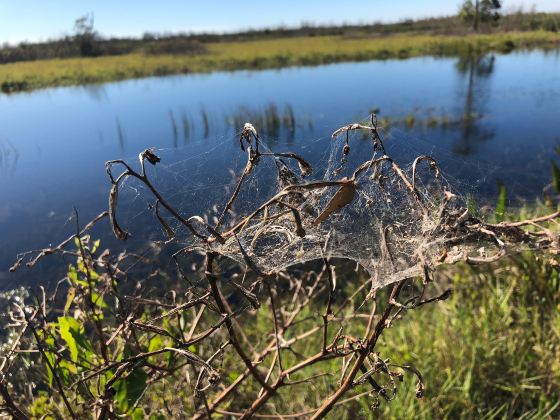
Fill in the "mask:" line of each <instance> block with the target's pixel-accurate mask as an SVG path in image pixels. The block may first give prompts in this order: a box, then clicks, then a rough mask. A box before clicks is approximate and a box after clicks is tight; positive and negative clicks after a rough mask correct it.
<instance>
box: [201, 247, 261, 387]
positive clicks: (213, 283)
mask: <svg viewBox="0 0 560 420" xmlns="http://www.w3.org/2000/svg"><path fill="white" fill-rule="evenodd" d="M215 257H216V254H214V253H210V252H209V253H207V254H206V278H207V279H208V283H209V284H210V289H211V291H212V295H213V296H214V300H215V301H216V305H217V306H218V309H219V310H220V312H221V313H222V314H224V315H227V317H226V318H225V324H226V328H227V330H228V334H229V338H230V341H231V344H232V345H233V347H234V348H235V351H236V352H237V354H238V355H239V357H241V359H242V360H243V363H245V366H246V367H247V369H249V371H250V372H251V374H252V375H253V377H254V378H255V379H256V380H257V381H258V382H259V383H260V384H261V386H262V387H263V388H265V389H266V390H269V389H270V387H269V385H268V384H267V383H266V381H265V380H264V379H263V378H262V376H261V374H260V373H259V372H258V370H257V368H256V367H255V366H253V364H252V362H251V360H250V359H249V357H247V355H246V354H245V351H244V350H243V348H242V347H241V345H240V343H239V340H238V338H237V335H236V333H235V329H234V327H233V323H232V322H231V319H230V316H231V313H230V312H228V310H227V309H226V307H225V305H224V301H223V297H222V294H221V292H220V289H219V288H218V284H217V280H216V277H215V276H214V274H212V273H213V270H212V265H213V262H214V258H215Z"/></svg>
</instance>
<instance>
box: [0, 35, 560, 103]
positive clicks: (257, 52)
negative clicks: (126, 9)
mask: <svg viewBox="0 0 560 420" xmlns="http://www.w3.org/2000/svg"><path fill="white" fill-rule="evenodd" d="M205 45H206V47H207V49H208V51H207V53H203V54H193V55H167V54H166V55H156V56H153V55H144V54H142V53H130V54H125V55H117V56H103V57H97V58H68V59H49V60H38V61H22V62H17V63H10V64H2V65H0V92H1V93H4V94H11V93H18V92H25V91H32V90H36V89H42V88H50V87H61V86H78V85H87V84H95V83H105V82H113V81H121V80H129V79H139V78H145V77H154V76H166V75H179V74H193V73H210V72H214V71H234V70H265V69H279V68H286V67H298V66H317V65H322V64H331V63H340V62H363V61H371V60H388V59H406V58H412V57H420V56H435V57H449V56H461V55H469V54H484V53H487V52H502V53H508V52H511V51H515V50H530V49H544V50H550V49H557V48H560V34H558V33H554V32H546V31H534V32H507V33H506V32H502V33H494V34H472V35H468V36H456V35H416V36H415V35H389V36H373V37H372V36H368V35H360V36H353V37H349V36H344V35H341V36H316V37H292V38H277V39H265V40H251V41H235V42H214V43H208V44H205Z"/></svg>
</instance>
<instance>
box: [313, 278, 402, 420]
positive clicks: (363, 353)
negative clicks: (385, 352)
mask: <svg viewBox="0 0 560 420" xmlns="http://www.w3.org/2000/svg"><path fill="white" fill-rule="evenodd" d="M403 285H404V280H403V281H401V282H399V283H397V284H396V285H395V286H394V287H393V290H392V292H391V296H390V298H389V300H390V301H392V300H396V299H397V297H398V295H399V293H400V291H401V289H402V287H403ZM393 308H394V305H393V304H390V303H389V304H388V305H387V308H385V310H384V311H383V314H382V315H381V318H380V319H379V321H378V322H377V324H376V326H375V329H374V330H373V332H370V331H366V336H367V337H368V339H367V341H366V345H365V346H364V347H363V348H362V349H360V350H359V351H358V356H357V358H356V361H355V362H354V365H353V366H352V368H351V369H350V371H349V372H348V373H347V375H346V379H345V380H344V382H343V383H342V385H341V386H340V388H339V389H338V390H337V391H336V392H335V393H334V394H332V395H331V396H330V397H329V398H327V399H326V400H325V401H324V402H323V404H322V405H321V407H319V409H318V410H317V411H316V412H315V413H314V414H313V416H312V417H311V418H312V419H321V418H323V417H325V415H327V413H328V412H329V411H331V410H332V408H333V407H334V405H335V404H336V402H337V401H338V400H339V399H340V398H342V396H343V395H344V394H345V393H346V392H347V391H348V390H349V389H350V388H351V387H352V384H353V381H354V378H355V377H356V375H357V373H358V371H359V370H360V368H361V366H362V365H363V363H364V361H365V360H366V358H367V356H368V355H369V354H370V353H371V352H372V351H373V348H374V347H375V344H376V343H377V340H378V339H379V337H380V336H381V333H382V332H383V330H384V329H385V327H386V321H387V320H388V319H389V316H390V314H391V311H392V309H393ZM370 329H371V328H370Z"/></svg>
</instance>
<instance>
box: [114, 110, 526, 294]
mask: <svg viewBox="0 0 560 420" xmlns="http://www.w3.org/2000/svg"><path fill="white" fill-rule="evenodd" d="M324 141H325V142H328V144H325V149H327V150H329V151H330V152H329V155H328V159H327V160H326V161H325V167H324V168H312V167H311V165H310V164H309V163H308V162H307V161H305V160H304V159H303V158H301V157H300V156H298V155H296V154H294V153H292V152H288V151H285V152H277V151H275V152H272V151H271V150H270V149H269V148H268V147H267V146H266V141H264V140H263V139H262V138H261V136H260V135H259V133H258V132H257V130H256V129H255V128H254V127H253V126H252V125H251V124H249V123H247V124H246V125H245V127H244V129H243V131H242V132H241V135H240V137H239V140H238V146H237V147H240V148H241V149H242V152H244V153H245V156H246V164H245V167H244V168H242V169H240V167H241V165H240V161H239V159H238V158H234V163H236V164H237V167H236V168H235V169H233V170H231V177H232V181H231V183H230V184H229V186H228V187H227V188H225V189H224V190H220V189H217V190H216V188H214V187H213V186H216V185H218V186H219V185H221V184H219V183H218V182H216V183H215V182H213V180H212V179H210V178H207V179H203V180H201V181H200V182H201V184H200V185H199V188H198V189H196V188H191V189H190V190H189V193H190V194H189V195H188V199H189V200H190V201H191V202H193V203H194V204H193V206H199V208H200V209H201V211H199V212H193V213H194V215H184V214H183V213H182V212H181V211H180V210H177V208H178V207H174V206H173V204H172V201H173V199H174V197H178V196H180V194H172V195H171V199H168V198H164V197H163V196H162V195H161V194H159V192H158V191H157V190H156V188H155V187H154V186H153V184H152V181H150V178H149V177H148V175H147V166H149V165H146V162H148V163H151V164H152V165H156V164H158V163H159V162H160V158H159V157H158V156H157V155H156V154H154V152H153V151H152V150H146V151H144V152H143V153H142V154H141V155H140V163H141V170H140V172H136V171H135V170H134V169H132V167H131V166H130V165H128V164H127V163H125V162H123V161H120V160H119V161H111V162H108V173H109V175H110V177H111V180H112V182H113V189H112V191H111V195H110V214H111V218H112V222H113V230H114V232H115V234H116V236H117V237H119V238H120V239H126V238H127V237H128V236H129V232H127V231H126V230H125V229H123V228H121V226H120V225H119V224H118V223H117V220H116V207H117V197H118V192H119V185H120V183H121V182H123V181H124V180H126V179H127V178H130V177H131V176H132V177H133V178H136V179H137V180H140V181H141V182H140V184H141V185H142V187H143V189H144V190H146V192H147V193H148V194H143V193H142V195H143V196H146V197H148V198H147V199H148V200H153V199H154V198H155V202H153V201H152V203H151V204H150V207H151V208H152V209H153V214H154V217H155V218H156V219H157V221H158V222H159V224H160V225H161V227H162V231H163V232H164V233H165V234H166V236H167V243H174V244H176V245H180V246H181V247H182V251H181V252H190V251H200V252H202V253H207V252H212V253H215V254H218V255H222V256H225V257H228V258H230V259H232V260H235V261H237V262H238V263H240V264H241V265H244V266H246V267H247V268H249V269H252V270H253V271H255V272H256V273H257V274H259V275H263V276H267V275H272V274H274V273H277V272H279V271H281V270H284V269H286V268H289V267H292V266H294V265H297V264H301V263H305V262H307V261H312V260H317V259H324V258H332V257H335V258H344V259H349V260H352V261H355V262H356V263H357V264H359V265H361V266H362V267H364V268H365V269H366V270H367V271H368V272H369V274H370V275H371V278H372V285H373V287H374V288H379V287H383V286H385V285H387V284H391V283H394V282H396V281H399V280H402V279H405V278H410V277H414V276H417V275H424V276H425V277H428V276H429V272H430V270H431V269H433V268H434V267H436V266H437V265H440V264H443V263H454V262H457V261H460V260H468V261H469V262H471V263H476V262H477V261H480V262H488V261H492V260H493V259H495V258H498V257H500V256H502V255H504V254H505V252H506V241H507V236H508V235H511V232H509V231H507V230H506V229H501V230H500V228H499V227H495V226H493V227H492V226H490V225H485V224H484V223H482V222H481V221H479V220H477V219H476V218H474V217H472V216H471V215H470V214H469V212H468V210H467V209H466V207H465V206H464V204H463V200H462V199H461V197H459V196H457V195H456V194H454V193H453V191H452V188H451V186H450V185H449V184H448V182H447V180H446V179H445V178H444V177H443V176H442V174H441V172H440V170H439V168H438V165H437V162H436V161H435V160H434V159H433V158H431V157H430V156H425V155H421V156H417V157H416V158H414V159H413V160H412V161H410V162H405V163H401V162H396V161H395V160H393V159H392V158H391V157H390V156H389V155H388V154H387V151H386V149H385V147H384V144H383V141H382V140H381V138H380V135H379V132H378V129H377V120H376V118H375V116H373V115H372V117H371V120H369V121H367V122H363V123H359V124H350V125H348V126H345V127H342V128H340V129H338V130H336V131H335V132H334V133H333V135H332V138H330V139H324ZM355 146H357V147H355ZM217 147H219V146H217ZM354 149H356V150H357V151H358V152H359V153H356V152H355V151H354ZM205 153H207V154H206V157H207V159H205V160H204V165H210V166H211V165H219V164H220V163H219V162H217V161H213V160H212V159H213V158H212V153H211V152H209V151H206V152H205ZM226 155H227V154H226ZM237 156H239V155H237ZM226 157H228V158H229V156H226ZM198 160H200V159H198ZM195 161H197V160H193V162H195ZM115 165H123V166H124V167H125V171H124V172H123V173H121V174H120V175H119V176H118V177H115V176H114V175H113V166H115ZM194 169H196V168H193V170H194ZM152 172H154V173H157V168H154V169H153V171H150V174H151V173H152ZM195 172H196V171H195V170H194V172H193V173H195ZM186 177H187V175H185V178H183V180H184V181H186V179H187V178H186ZM177 180H178V178H175V181H177ZM168 181H169V180H168ZM168 190H169V189H168ZM179 191H182V193H183V194H184V193H185V190H184V189H183V190H179ZM150 192H151V194H150ZM138 194H139V195H140V193H138ZM183 199H185V197H183ZM167 200H170V201H167ZM519 234H520V233H516V235H519ZM502 236H503V237H502ZM517 242H519V238H517Z"/></svg>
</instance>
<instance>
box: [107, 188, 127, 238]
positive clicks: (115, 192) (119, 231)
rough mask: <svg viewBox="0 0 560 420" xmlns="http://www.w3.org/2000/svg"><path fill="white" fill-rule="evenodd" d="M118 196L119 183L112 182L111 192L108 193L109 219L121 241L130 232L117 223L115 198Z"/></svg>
mask: <svg viewBox="0 0 560 420" xmlns="http://www.w3.org/2000/svg"><path fill="white" fill-rule="evenodd" d="M118 197H119V184H113V187H112V188H111V192H110V193H109V221H110V222H111V228H112V229H113V233H114V234H115V237H116V238H117V239H119V240H121V241H125V240H126V239H128V237H129V236H130V233H129V232H127V231H125V230H122V229H121V227H120V226H119V224H118V223H117V200H118Z"/></svg>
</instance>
